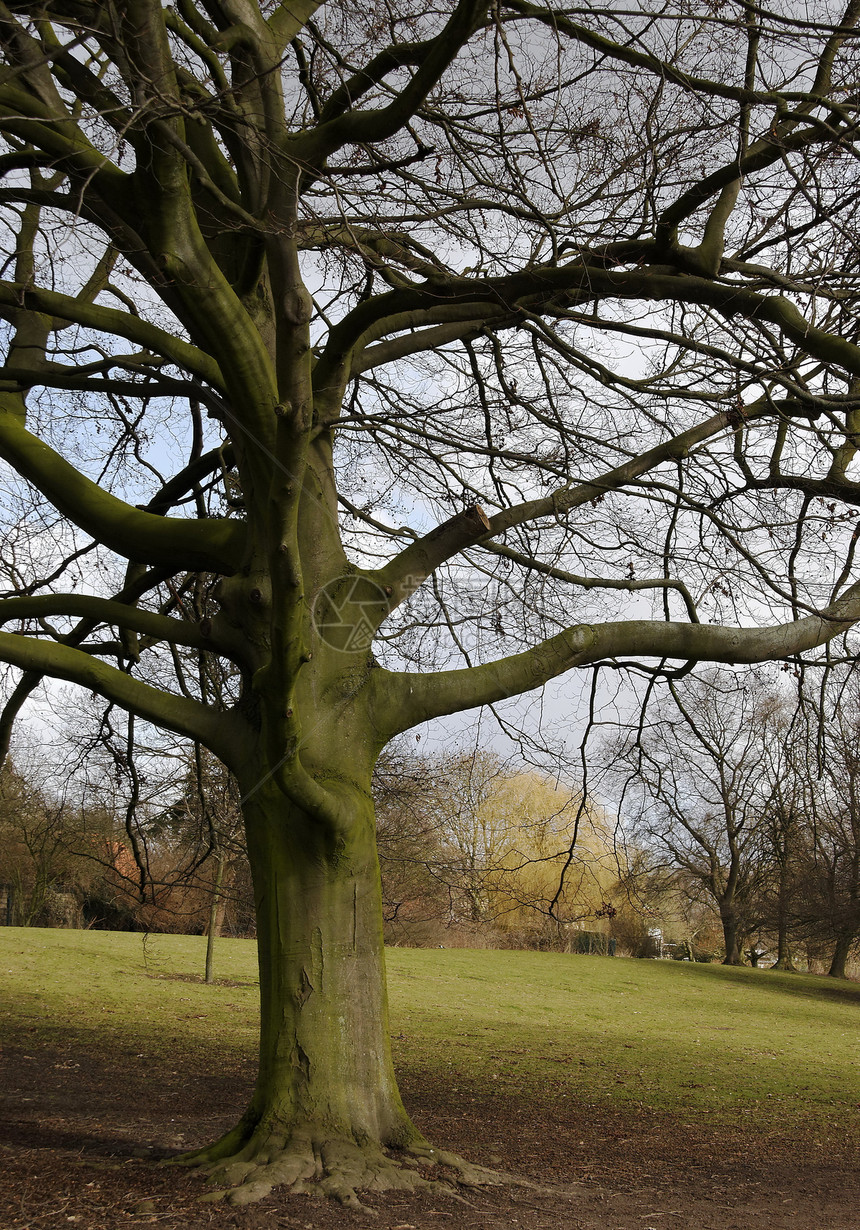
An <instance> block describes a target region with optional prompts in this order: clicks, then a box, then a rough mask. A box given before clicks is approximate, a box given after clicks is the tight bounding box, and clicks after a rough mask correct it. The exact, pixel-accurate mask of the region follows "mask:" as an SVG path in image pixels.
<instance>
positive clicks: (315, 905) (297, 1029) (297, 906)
mask: <svg viewBox="0 0 860 1230" xmlns="http://www.w3.org/2000/svg"><path fill="white" fill-rule="evenodd" d="M247 790H248V793H249V795H250V797H249V798H248V799H247V800H246V802H245V805H244V811H245V823H246V828H247V839H248V853H249V857H250V862H251V868H252V873H253V878H254V892H255V898H256V910H257V943H258V949H259V966H260V1067H259V1075H258V1078H257V1084H256V1088H255V1090H254V1095H253V1098H252V1101H251V1105H250V1107H249V1110H248V1112H247V1114H246V1116H245V1119H244V1121H243V1124H242V1125H241V1128H242V1130H243V1131H244V1133H245V1134H247V1133H249V1132H250V1133H254V1134H260V1133H262V1134H263V1135H265V1136H273V1137H276V1138H278V1137H279V1138H281V1139H284V1140H288V1139H289V1138H290V1136H291V1135H292V1134H293V1133H295V1132H299V1133H300V1134H302V1135H308V1134H309V1135H310V1136H311V1137H312V1138H314V1139H317V1138H318V1139H321V1140H325V1139H332V1138H340V1139H347V1140H350V1141H354V1142H355V1143H356V1144H359V1145H364V1144H370V1143H373V1142H377V1143H381V1144H383V1145H407V1144H409V1143H411V1142H413V1141H415V1140H417V1139H420V1138H419V1136H418V1133H417V1132H416V1130H415V1129H414V1128H413V1126H412V1124H411V1123H410V1121H409V1119H408V1117H407V1115H406V1113H405V1111H404V1109H403V1106H402V1103H401V1100H400V1095H399V1093H398V1090H397V1084H396V1082H395V1078H394V1070H393V1066H392V1061H391V1050H390V1037H389V1026H388V1009H387V998H386V989H385V970H384V960H385V958H384V950H383V941H382V904H381V889H380V880H379V866H378V861H377V856H376V843H375V834H374V823H373V811H372V806H371V804H370V802H369V800H357V801H356V820H355V823H354V825H353V826H352V827H351V829H350V830H349V832H348V834H347V835H346V836H341V837H337V838H333V837H332V836H331V835H330V832H329V830H327V829H326V828H325V827H324V826H321V825H320V824H319V823H317V822H316V821H315V820H314V818H313V817H309V816H306V815H304V814H303V813H301V812H300V811H297V810H296V809H295V808H291V807H290V805H289V804H288V803H287V801H286V800H285V798H284V796H283V794H282V793H281V792H280V791H279V790H278V789H277V787H276V786H275V785H274V783H272V782H269V783H264V784H263V785H262V786H259V787H257V788H256V789H254V788H253V785H249V786H248V787H247Z"/></svg>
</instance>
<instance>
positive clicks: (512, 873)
mask: <svg viewBox="0 0 860 1230" xmlns="http://www.w3.org/2000/svg"><path fill="white" fill-rule="evenodd" d="M433 777H434V781H435V782H436V783H438V785H437V797H436V800H435V810H436V815H437V826H438V831H439V834H440V837H441V844H442V850H443V852H446V853H447V859H446V870H445V872H442V873H441V874H443V875H444V874H447V879H448V883H449V885H450V888H451V896H452V903H451V911H452V919H453V918H455V917H456V915H457V914H458V913H459V914H460V915H461V917H463V918H465V919H467V920H468V921H469V922H471V923H473V924H477V925H480V924H482V923H489V924H491V925H493V926H495V927H497V928H499V929H500V930H501V931H502V932H505V931H519V933H520V934H521V935H523V936H526V935H528V934H529V933H531V934H532V938H533V939H534V940H538V941H540V939H542V938H543V939H546V938H547V936H546V933H547V932H549V933H550V934H551V935H552V934H554V935H555V937H556V939H558V937H559V936H560V935H564V932H563V931H561V930H560V928H561V927H562V926H563V924H565V923H570V922H574V921H577V920H581V919H583V918H592V917H596V916H597V915H598V912H599V911H600V909H601V907H602V905H603V904H604V899H605V897H606V895H607V891H608V887H609V885H610V884H611V883H613V882H614V881H615V879H616V877H617V868H616V865H615V859H614V855H613V853H612V840H611V835H610V833H609V832H608V831H607V826H606V821H605V818H604V816H603V813H602V811H601V809H600V808H599V807H598V806H597V805H596V804H595V803H593V802H592V801H591V800H589V799H585V800H584V799H583V798H582V795H581V793H580V792H579V791H576V790H569V789H566V788H565V787H564V786H562V785H561V784H559V783H557V782H554V781H552V780H551V779H550V778H548V777H547V776H546V775H544V774H542V773H537V772H534V771H531V772H529V771H526V770H524V769H519V770H517V769H515V768H514V767H513V766H511V765H510V764H509V763H506V762H505V761H503V760H502V758H501V757H500V756H499V755H498V754H496V753H494V752H491V751H488V750H486V749H483V750H482V749H476V750H474V751H473V752H471V753H468V754H465V755H462V754H460V755H454V756H446V757H441V758H439V759H438V760H437V761H436V765H435V772H434V775H433ZM458 900H459V909H458Z"/></svg>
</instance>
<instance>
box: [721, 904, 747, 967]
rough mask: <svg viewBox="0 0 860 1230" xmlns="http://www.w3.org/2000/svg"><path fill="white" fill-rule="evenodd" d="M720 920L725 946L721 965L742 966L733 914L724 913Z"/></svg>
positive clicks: (736, 926) (736, 924)
mask: <svg viewBox="0 0 860 1230" xmlns="http://www.w3.org/2000/svg"><path fill="white" fill-rule="evenodd" d="M721 920H722V924H723V942H724V943H725V946H726V955H725V958H724V960H723V965H742V964H743V962H742V961H741V952H740V940H739V937H738V921H737V918H736V917H735V916H734V914H731V913H724V914H722V916H721Z"/></svg>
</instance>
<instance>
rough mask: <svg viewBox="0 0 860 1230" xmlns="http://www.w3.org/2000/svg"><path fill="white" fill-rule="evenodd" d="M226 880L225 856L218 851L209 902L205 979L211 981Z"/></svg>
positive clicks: (222, 911)
mask: <svg viewBox="0 0 860 1230" xmlns="http://www.w3.org/2000/svg"><path fill="white" fill-rule="evenodd" d="M223 882H224V856H223V855H222V854H221V852H220V851H218V852H217V853H216V855H215V881H214V883H213V885H212V900H211V902H210V903H209V925H208V926H207V928H206V973H205V980H206V982H207V983H211V982H212V981H213V979H214V977H215V972H214V971H215V939H216V937H217V936H219V935H220V934H221V926H222V924H223V921H224V903H223V901H222V899H221V885H222V884H223Z"/></svg>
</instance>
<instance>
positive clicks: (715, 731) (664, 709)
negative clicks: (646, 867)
mask: <svg viewBox="0 0 860 1230" xmlns="http://www.w3.org/2000/svg"><path fill="white" fill-rule="evenodd" d="M670 691H671V696H669V697H666V698H665V700H664V701H663V703H662V704H661V705H660V706H659V707H656V708H655V710H654V712H653V714H652V715H651V716H650V718H649V720H648V724H647V727H646V728H645V729H644V730H640V731H639V732H638V733H637V735H636V737H635V738H633V739H631V741H630V742H629V744H628V746H627V748H626V749H625V760H626V761H627V763H628V764H630V765H631V766H632V768H633V771H634V772H635V774H636V779H637V782H638V783H639V785H640V786H641V795H640V802H639V810H638V814H637V818H636V820H635V826H636V838H637V839H638V840H640V841H643V842H644V843H645V844H646V846H647V847H649V848H651V849H652V850H656V851H658V852H662V854H663V856H664V857H668V860H669V866H671V867H672V868H674V869H677V871H678V872H679V874H680V882H681V884H683V885H686V887H687V890H688V891H690V892H691V893H693V894H696V893H700V894H704V895H705V897H706V899H709V900H710V902H711V903H712V904H713V906H714V907H715V908H716V910H717V911H718V912H719V916H720V922H721V924H722V928H723V939H724V943H725V960H724V964H726V965H740V964H742V957H741V954H742V950H743V944H744V940H745V939H746V937H747V935H748V934H749V932H750V931H751V929H752V928H753V926H754V925H755V924H756V922H757V917H756V913H755V911H756V910H757V908H758V902H757V896H758V892H759V889H760V886H761V881H762V875H763V867H762V863H761V859H760V853H761V851H760V824H761V820H762V816H763V814H764V811H765V800H766V798H767V795H768V790H767V786H768V782H767V777H766V764H765V755H766V753H765V748H766V734H765V731H764V729H763V728H764V725H765V722H766V720H767V716H766V712H765V710H767V711H769V710H770V698H769V697H768V696H766V695H762V692H761V689H756V688H755V687H754V685H753V684H752V683H751V681H750V680H749V679H748V678H742V677H735V676H733V675H731V674H730V673H729V672H727V671H725V672H717V671H711V672H708V673H706V674H703V675H701V676H699V677H696V678H692V679H690V680H689V681H687V682H686V683H685V684H683V685H682V684H677V685H676V684H674V683H673V684H670ZM763 706H764V708H763Z"/></svg>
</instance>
